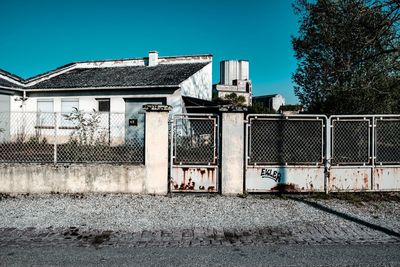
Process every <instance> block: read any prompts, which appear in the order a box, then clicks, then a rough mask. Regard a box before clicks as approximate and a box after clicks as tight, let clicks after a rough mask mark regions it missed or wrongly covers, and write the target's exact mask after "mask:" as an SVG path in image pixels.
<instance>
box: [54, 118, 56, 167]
mask: <svg viewBox="0 0 400 267" xmlns="http://www.w3.org/2000/svg"><path fill="white" fill-rule="evenodd" d="M56 163H57V113H54V164H56Z"/></svg>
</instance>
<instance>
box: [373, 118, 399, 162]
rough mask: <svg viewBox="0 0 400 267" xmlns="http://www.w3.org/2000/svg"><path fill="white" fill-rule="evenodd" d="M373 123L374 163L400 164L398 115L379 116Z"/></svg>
mask: <svg viewBox="0 0 400 267" xmlns="http://www.w3.org/2000/svg"><path fill="white" fill-rule="evenodd" d="M375 125H376V126H375V133H376V135H375V142H376V143H375V144H376V146H375V149H376V163H378V164H400V117H393V118H390V117H381V118H378V119H377V120H376V122H375Z"/></svg>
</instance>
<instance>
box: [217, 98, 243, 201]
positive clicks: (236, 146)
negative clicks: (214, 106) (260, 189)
mask: <svg viewBox="0 0 400 267" xmlns="http://www.w3.org/2000/svg"><path fill="white" fill-rule="evenodd" d="M220 111H221V112H222V140H221V145H222V149H221V152H222V153H221V193H222V194H223V195H236V194H243V189H244V154H245V153H244V152H245V151H244V142H245V134H244V123H245V121H244V112H245V111H247V108H244V107H233V106H227V107H222V108H221V109H220Z"/></svg>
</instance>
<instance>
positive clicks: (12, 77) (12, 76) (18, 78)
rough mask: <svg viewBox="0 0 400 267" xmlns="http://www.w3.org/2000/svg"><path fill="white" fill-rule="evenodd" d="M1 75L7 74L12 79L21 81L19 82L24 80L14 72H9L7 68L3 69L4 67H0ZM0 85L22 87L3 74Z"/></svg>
mask: <svg viewBox="0 0 400 267" xmlns="http://www.w3.org/2000/svg"><path fill="white" fill-rule="evenodd" d="M0 75H4V76H7V77H9V78H11V79H13V80H15V81H19V82H21V81H22V78H20V77H18V76H16V75H14V74H11V73H9V72H7V71H5V70H2V69H0ZM0 86H5V87H13V88H20V86H19V85H18V84H16V83H13V82H10V81H8V80H6V79H4V78H2V77H1V76H0Z"/></svg>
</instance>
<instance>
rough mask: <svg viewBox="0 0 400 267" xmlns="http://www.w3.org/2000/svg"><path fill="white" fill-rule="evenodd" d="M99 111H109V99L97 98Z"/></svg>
mask: <svg viewBox="0 0 400 267" xmlns="http://www.w3.org/2000/svg"><path fill="white" fill-rule="evenodd" d="M99 111H100V112H109V111H110V100H99Z"/></svg>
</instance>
